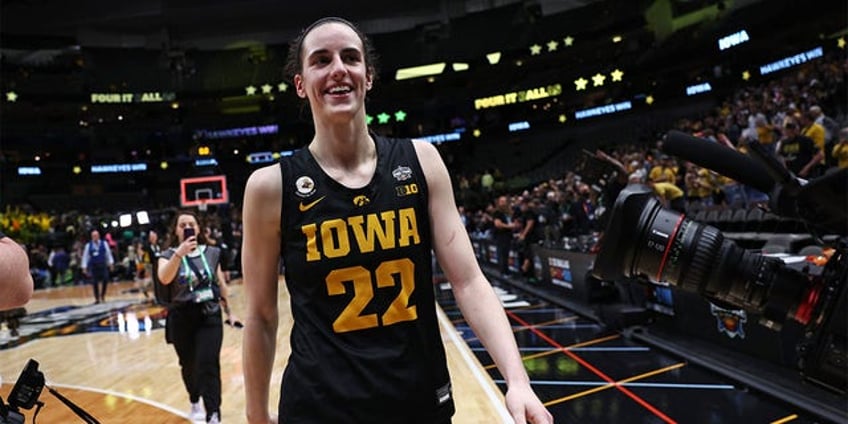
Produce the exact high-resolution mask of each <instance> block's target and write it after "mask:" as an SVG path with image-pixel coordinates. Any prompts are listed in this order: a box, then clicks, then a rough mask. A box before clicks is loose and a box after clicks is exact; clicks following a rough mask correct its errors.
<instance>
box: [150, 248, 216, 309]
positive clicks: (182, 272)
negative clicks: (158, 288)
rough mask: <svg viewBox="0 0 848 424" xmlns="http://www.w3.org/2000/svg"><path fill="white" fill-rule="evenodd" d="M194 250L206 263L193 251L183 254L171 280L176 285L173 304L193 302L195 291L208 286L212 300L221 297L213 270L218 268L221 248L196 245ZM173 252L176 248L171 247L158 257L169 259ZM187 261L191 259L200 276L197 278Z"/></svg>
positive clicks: (194, 300)
mask: <svg viewBox="0 0 848 424" xmlns="http://www.w3.org/2000/svg"><path fill="white" fill-rule="evenodd" d="M195 252H202V254H203V256H204V257H205V258H206V264H204V263H203V259H202V258H201V257H200V254H195V253H191V254H189V255H187V256H185V257H184V258H183V259H182V260H181V261H180V268H179V271H178V272H177V276H176V277H175V278H174V281H172V282H171V284H176V287H177V292H176V295H175V296H174V298H173V302H174V303H175V304H180V303H195V302H196V296H197V293H198V292H199V291H200V290H203V289H208V288H211V289H212V294H213V296H214V300H217V299H218V298H220V297H221V289H220V286H219V285H218V278H217V277H218V275H217V274H216V272H215V270H216V269H218V263H219V262H220V260H221V249H219V248H217V247H215V246H206V245H198V246H197V250H196V251H195ZM175 253H176V249H175V248H173V247H171V248H169V249H168V250H165V251H164V252H162V253H161V254H160V255H159V257H160V258H164V259H171V257H173V256H174V254H175ZM188 261H191V263H193V264H194V265H195V267H197V270H198V271H199V272H200V274H201V276H200V278H198V275H196V274H195V272H194V271H193V270H192V269H191V266H189V265H188ZM207 265H208V266H207Z"/></svg>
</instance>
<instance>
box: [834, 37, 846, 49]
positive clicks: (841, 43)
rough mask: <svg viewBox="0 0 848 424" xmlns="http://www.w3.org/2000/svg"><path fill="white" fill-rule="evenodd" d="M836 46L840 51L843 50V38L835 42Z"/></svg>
mask: <svg viewBox="0 0 848 424" xmlns="http://www.w3.org/2000/svg"><path fill="white" fill-rule="evenodd" d="M836 45H837V46H839V48H840V49H844V48H845V37H839V39H838V40H836Z"/></svg>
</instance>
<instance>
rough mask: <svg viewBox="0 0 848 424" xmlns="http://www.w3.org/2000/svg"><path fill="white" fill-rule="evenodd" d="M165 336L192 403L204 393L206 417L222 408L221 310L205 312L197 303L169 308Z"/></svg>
mask: <svg viewBox="0 0 848 424" xmlns="http://www.w3.org/2000/svg"><path fill="white" fill-rule="evenodd" d="M166 338H167V340H168V342H169V343H173V345H174V350H176V351H177V357H179V359H180V369H181V370H182V377H183V384H185V388H186V391H188V396H189V399H190V400H191V402H192V403H194V402H197V401H198V400H199V399H200V397H201V396H202V397H203V406H204V407H205V408H206V419H207V420H208V419H209V417H210V416H211V415H212V413H213V412H218V416H219V417H220V415H221V414H220V410H221V342H222V341H223V339H224V324H223V320H222V319H221V312H220V311H218V312H217V313H216V314H213V315H210V316H206V315H204V313H203V308H202V306H201V305H198V304H190V305H185V306H180V307H174V308H170V309H169V310H168V327H167V334H166Z"/></svg>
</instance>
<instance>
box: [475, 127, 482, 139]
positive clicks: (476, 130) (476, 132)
mask: <svg viewBox="0 0 848 424" xmlns="http://www.w3.org/2000/svg"><path fill="white" fill-rule="evenodd" d="M473 134H474V137H477V138H479V137H480V135H482V134H483V133H482V132H480V130H479V129H477V128H475V129H474V133H473Z"/></svg>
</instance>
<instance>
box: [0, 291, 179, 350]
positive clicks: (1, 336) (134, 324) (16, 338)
mask: <svg viewBox="0 0 848 424" xmlns="http://www.w3.org/2000/svg"><path fill="white" fill-rule="evenodd" d="M167 315H168V312H167V309H165V308H164V307H162V306H159V305H152V304H149V303H138V302H137V301H136V302H131V301H114V302H106V303H100V304H94V305H84V306H76V305H69V306H60V307H56V308H52V309H47V310H44V311H38V312H35V313H32V314H27V315H25V316H23V317H21V318H19V325H18V326H17V328H15V329H12V328H11V325H10V323H9V322H4V323H3V324H2V326H0V350H3V349H10V348H13V347H16V346H20V345H22V344H24V343H27V342H29V341H32V340H37V339H46V338H49V337H59V336H68V335H73V334H85V333H101V332H115V333H127V334H128V335H129V336H130V337H133V333H136V334H137V333H138V332H150V331H151V330H155V329H159V328H164V327H165V317H166V316H167Z"/></svg>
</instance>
